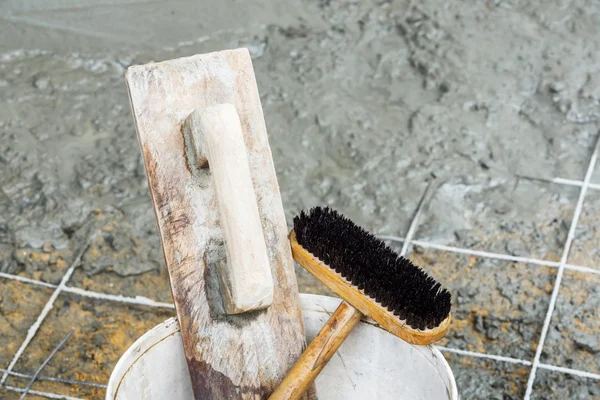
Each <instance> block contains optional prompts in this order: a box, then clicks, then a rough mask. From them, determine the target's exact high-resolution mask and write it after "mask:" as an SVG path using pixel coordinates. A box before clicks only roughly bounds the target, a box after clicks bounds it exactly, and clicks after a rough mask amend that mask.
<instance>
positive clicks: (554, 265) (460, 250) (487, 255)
mask: <svg viewBox="0 0 600 400" xmlns="http://www.w3.org/2000/svg"><path fill="white" fill-rule="evenodd" d="M377 237H378V238H380V239H382V240H391V241H395V242H404V239H403V238H401V237H398V236H389V235H378V236H377ZM411 243H412V244H414V245H417V246H420V247H424V248H428V249H434V250H442V251H447V252H450V253H458V254H468V255H471V256H476V257H482V258H490V259H497V260H505V261H514V262H521V263H526V264H536V265H544V266H546V267H552V268H558V267H559V266H560V262H558V261H547V260H540V259H537V258H527V257H518V256H511V255H509V254H501V253H491V252H489V251H481V250H471V249H464V248H461V247H453V246H446V245H443V244H436V243H430V242H425V241H422V240H411ZM565 268H566V269H569V270H572V271H578V272H583V273H586V274H600V270H598V269H594V268H590V267H583V266H579V265H573V264H565Z"/></svg>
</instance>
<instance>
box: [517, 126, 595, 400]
mask: <svg viewBox="0 0 600 400" xmlns="http://www.w3.org/2000/svg"><path fill="white" fill-rule="evenodd" d="M599 151H600V133H599V134H598V138H597V139H596V146H595V148H594V152H593V154H592V158H591V159H590V163H589V165H588V169H587V172H586V173H585V178H584V180H583V186H581V191H580V192H579V199H578V200H577V206H576V207H575V212H574V213H573V219H572V221H571V227H570V228H569V235H568V236H567V240H566V241H565V248H564V251H563V254H562V257H561V259H560V265H559V267H558V273H557V274H556V281H555V282H554V289H552V296H551V297H550V304H549V305H548V311H547V312H546V318H545V319H544V325H543V327H542V333H541V335H540V341H539V343H538V346H537V348H536V351H535V357H534V359H533V365H532V366H531V372H530V374H529V379H528V380H527V390H526V391H525V400H529V398H530V397H531V392H532V390H533V382H534V381H535V374H536V371H537V368H538V366H539V364H540V357H541V355H542V351H543V350H544V342H545V341H546V335H547V334H548V329H549V328H550V322H551V320H552V314H553V313H554V307H555V305H556V300H557V298H558V292H559V290H560V284H561V283H562V276H563V273H564V270H565V265H566V264H567V259H568V257H569V251H570V250H571V244H572V243H573V239H574V237H575V230H576V229H577V223H578V222H579V217H580V215H581V210H582V209H583V200H584V199H585V194H586V192H587V187H588V185H589V183H590V179H591V178H592V173H593V172H594V167H595V166H596V159H597V158H598V152H599Z"/></svg>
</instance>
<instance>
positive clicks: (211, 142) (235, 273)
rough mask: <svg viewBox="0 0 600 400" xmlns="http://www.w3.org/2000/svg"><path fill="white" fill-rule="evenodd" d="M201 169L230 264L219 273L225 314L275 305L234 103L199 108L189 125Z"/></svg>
mask: <svg viewBox="0 0 600 400" xmlns="http://www.w3.org/2000/svg"><path fill="white" fill-rule="evenodd" d="M184 129H185V132H186V134H187V136H188V138H189V140H190V142H191V145H192V146H191V147H192V152H193V158H194V159H195V160H194V161H195V164H196V167H197V168H202V167H206V166H208V168H209V169H210V173H211V179H212V181H213V183H214V187H215V192H216V197H217V203H218V204H217V208H218V210H219V223H220V225H221V229H222V230H223V236H224V238H225V250H226V252H227V259H226V260H222V261H219V262H218V263H217V268H218V270H219V278H220V280H221V288H222V290H221V291H222V293H221V294H222V297H223V304H224V306H225V311H226V312H227V314H239V313H242V312H246V311H251V310H259V309H262V308H265V307H268V306H270V305H271V303H273V278H272V276H271V266H270V264H269V257H268V255H267V246H266V244H265V238H264V234H263V229H262V226H261V222H260V215H259V213H258V205H257V202H256V193H255V192H254V187H253V186H252V178H251V176H250V167H249V165H248V156H247V154H246V145H245V144H244V135H243V133H242V126H241V124H240V118H239V116H238V113H237V111H236V110H235V106H234V105H233V104H217V105H213V106H210V107H206V108H201V109H197V110H195V111H194V112H192V113H191V114H190V116H189V117H188V118H187V120H186V121H185V125H184Z"/></svg>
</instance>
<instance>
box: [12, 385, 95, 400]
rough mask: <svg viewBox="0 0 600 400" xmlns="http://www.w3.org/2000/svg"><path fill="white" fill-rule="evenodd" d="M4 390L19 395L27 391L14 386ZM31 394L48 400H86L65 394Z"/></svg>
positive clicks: (32, 391)
mask: <svg viewBox="0 0 600 400" xmlns="http://www.w3.org/2000/svg"><path fill="white" fill-rule="evenodd" d="M4 388H6V389H7V390H10V391H13V392H17V393H23V392H24V391H25V389H21V388H16V387H14V386H4ZM29 393H31V394H35V395H36V396H41V397H45V398H47V399H61V400H84V399H82V398H79V397H71V396H65V395H64V394H57V393H48V392H39V391H37V390H30V391H29Z"/></svg>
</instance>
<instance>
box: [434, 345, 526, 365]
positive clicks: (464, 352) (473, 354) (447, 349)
mask: <svg viewBox="0 0 600 400" xmlns="http://www.w3.org/2000/svg"><path fill="white" fill-rule="evenodd" d="M435 347H437V348H438V349H439V350H440V351H444V352H447V353H454V354H459V355H461V356H467V357H475V358H485V359H490V360H495V361H502V362H507V363H512V364H522V365H531V361H527V360H521V359H518V358H512V357H504V356H496V355H493V354H485V353H476V352H474V351H468V350H459V349H454V348H452V347H444V346H435Z"/></svg>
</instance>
